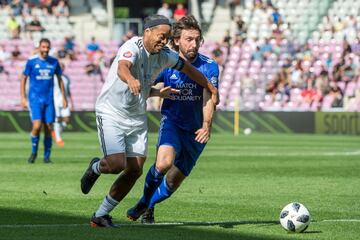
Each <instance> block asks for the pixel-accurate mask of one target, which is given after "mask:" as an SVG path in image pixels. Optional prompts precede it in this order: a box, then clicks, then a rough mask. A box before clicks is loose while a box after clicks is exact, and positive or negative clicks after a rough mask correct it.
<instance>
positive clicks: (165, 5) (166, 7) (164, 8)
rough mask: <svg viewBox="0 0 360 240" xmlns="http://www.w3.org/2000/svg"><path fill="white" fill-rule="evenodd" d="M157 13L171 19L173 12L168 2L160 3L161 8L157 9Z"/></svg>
mask: <svg viewBox="0 0 360 240" xmlns="http://www.w3.org/2000/svg"><path fill="white" fill-rule="evenodd" d="M157 14H159V15H162V16H165V17H167V18H168V19H171V18H172V16H173V13H172V11H171V9H170V7H169V4H168V3H165V2H164V3H163V4H162V5H161V8H159V9H158V10H157Z"/></svg>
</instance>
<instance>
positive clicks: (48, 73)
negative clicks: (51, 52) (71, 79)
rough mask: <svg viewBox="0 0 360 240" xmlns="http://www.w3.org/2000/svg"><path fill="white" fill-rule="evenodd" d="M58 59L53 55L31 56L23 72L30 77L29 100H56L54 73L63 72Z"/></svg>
mask: <svg viewBox="0 0 360 240" xmlns="http://www.w3.org/2000/svg"><path fill="white" fill-rule="evenodd" d="M61 73H62V72H61V68H60V64H59V62H58V60H57V59H56V58H53V57H50V56H49V57H47V58H46V59H42V58H39V57H38V56H34V57H32V58H30V59H29V60H28V61H27V63H26V67H25V70H24V72H23V74H24V75H25V76H28V77H29V78H30V83H29V102H41V103H52V102H53V101H54V96H53V89H54V75H55V74H59V75H60V74H61Z"/></svg>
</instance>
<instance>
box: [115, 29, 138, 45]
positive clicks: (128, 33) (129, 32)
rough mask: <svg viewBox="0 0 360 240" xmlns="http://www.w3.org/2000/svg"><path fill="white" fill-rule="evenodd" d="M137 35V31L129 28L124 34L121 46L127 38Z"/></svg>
mask: <svg viewBox="0 0 360 240" xmlns="http://www.w3.org/2000/svg"><path fill="white" fill-rule="evenodd" d="M134 36H135V33H134V31H133V30H129V31H128V32H127V33H126V34H125V35H124V36H122V38H121V41H120V44H119V47H121V45H123V44H124V43H125V42H126V41H127V40H129V39H131V38H132V37H134Z"/></svg>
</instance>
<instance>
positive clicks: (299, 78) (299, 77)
mask: <svg viewBox="0 0 360 240" xmlns="http://www.w3.org/2000/svg"><path fill="white" fill-rule="evenodd" d="M301 64H302V61H301V60H297V61H296V63H295V66H294V67H293V68H292V69H291V71H290V72H291V77H290V85H291V86H292V87H299V88H302V87H303V86H304V76H303V71H304V70H303V68H302V65H301Z"/></svg>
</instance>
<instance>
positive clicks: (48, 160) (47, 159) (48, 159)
mask: <svg viewBox="0 0 360 240" xmlns="http://www.w3.org/2000/svg"><path fill="white" fill-rule="evenodd" d="M44 163H52V161H51V160H50V158H44Z"/></svg>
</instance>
